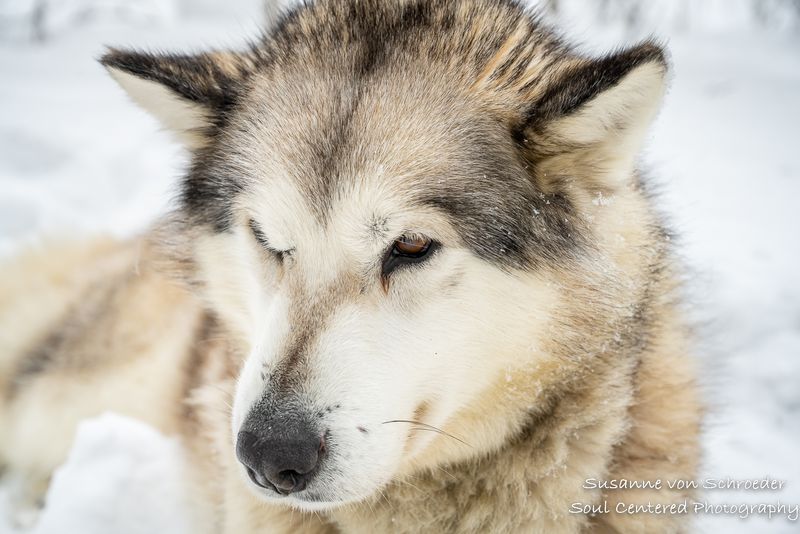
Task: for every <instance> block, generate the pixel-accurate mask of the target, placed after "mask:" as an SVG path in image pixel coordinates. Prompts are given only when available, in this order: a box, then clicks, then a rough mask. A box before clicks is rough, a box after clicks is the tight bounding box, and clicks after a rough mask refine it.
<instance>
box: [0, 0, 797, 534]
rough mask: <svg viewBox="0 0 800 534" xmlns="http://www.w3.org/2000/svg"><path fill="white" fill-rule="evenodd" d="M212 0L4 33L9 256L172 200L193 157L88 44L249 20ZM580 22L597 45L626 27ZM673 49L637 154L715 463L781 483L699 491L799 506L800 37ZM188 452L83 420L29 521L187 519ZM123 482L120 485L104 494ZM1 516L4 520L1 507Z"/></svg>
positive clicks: (89, 529)
mask: <svg viewBox="0 0 800 534" xmlns="http://www.w3.org/2000/svg"><path fill="white" fill-rule="evenodd" d="M202 5H203V6H204V9H199V8H198V9H196V10H195V11H196V13H195V16H194V17H189V18H185V19H180V22H178V21H177V19H175V18H174V17H172V15H170V16H169V17H167V16H163V17H161V18H158V17H156V18H155V19H152V18H147V17H144V18H136V17H134V18H133V22H127V23H125V24H122V23H114V22H112V21H113V20H114V19H113V17H112V18H111V19H110V20H103V21H102V23H101V22H97V21H95V22H91V21H89V22H85V23H83V25H81V26H78V27H77V28H72V29H64V28H61V29H59V28H56V29H55V30H53V35H52V36H51V38H50V39H49V40H48V41H45V42H43V43H39V44H31V43H29V42H23V41H21V40H20V39H19V38H17V37H15V38H13V39H5V40H0V256H2V255H7V254H10V253H12V252H13V251H14V250H17V249H18V247H20V246H21V245H23V244H27V243H34V242H36V241H37V239H39V237H40V236H42V235H48V236H53V235H56V236H58V235H66V234H67V233H69V234H73V233H75V232H78V233H83V234H88V233H97V232H100V231H102V232H110V233H113V234H116V235H128V234H130V233H132V232H135V231H137V230H138V229H141V228H143V227H144V226H145V225H146V224H147V222H148V221H149V220H151V219H152V217H153V216H154V215H155V214H157V213H159V212H161V211H163V210H164V209H165V208H166V206H167V205H168V202H169V198H170V192H171V188H172V186H173V184H174V183H175V180H176V178H177V177H178V176H179V175H180V172H181V169H182V166H183V165H184V164H185V156H184V155H183V154H182V152H181V151H180V149H179V148H178V147H177V146H175V145H174V144H173V143H172V142H171V141H170V139H169V138H168V137H167V135H166V134H164V133H162V132H159V131H158V127H157V125H156V123H155V121H153V120H152V119H150V118H149V117H147V116H146V115H144V114H143V113H142V112H140V111H138V110H137V109H135V108H134V107H133V106H132V105H131V104H130V103H129V102H128V101H127V99H126V97H125V96H124V95H123V94H122V92H121V91H120V90H118V89H117V88H116V86H115V85H114V84H113V82H112V81H111V80H110V79H109V78H108V77H107V76H106V75H105V73H104V72H103V70H102V69H101V68H100V67H99V66H98V65H97V64H96V63H95V62H94V60H93V58H95V57H97V55H98V54H99V53H101V51H102V44H103V43H109V44H111V43H113V44H115V45H134V46H140V47H150V48H171V49H173V48H180V49H187V48H189V49H194V48H198V47H200V46H223V45H235V44H237V43H240V42H241V41H242V40H243V39H244V38H245V37H247V36H252V35H254V34H255V30H254V28H255V25H256V21H257V19H258V17H259V14H258V12H257V10H256V9H255V8H253V7H246V6H244V5H243V3H242V2H236V3H231V4H229V11H227V12H226V13H224V14H222V13H219V12H217V11H215V10H214V9H212V8H211V7H208V6H210V5H211V4H210V2H208V1H204V2H202ZM226 5H228V4H226ZM231 6H232V7H231ZM154 20H155V22H154ZM158 21H161V22H158ZM571 26H572V27H571V28H568V30H570V31H568V33H569V34H570V35H577V37H578V38H581V39H583V40H584V41H585V42H586V43H587V45H586V46H587V47H588V48H591V49H596V50H602V49H607V48H609V47H610V46H611V45H612V44H614V43H618V42H619V38H620V37H621V36H622V34H621V33H620V31H612V30H611V29H604V30H603V31H598V29H597V28H596V27H594V28H591V27H590V26H589V25H588V24H587V23H581V22H579V21H578V22H573V24H571ZM0 30H2V26H0ZM0 37H2V33H0ZM623 37H624V36H623ZM669 47H670V49H671V51H672V62H673V65H674V79H673V82H672V86H671V90H670V92H669V94H668V95H667V101H666V106H665V108H664V111H663V113H662V114H661V116H660V118H659V120H658V122H657V124H656V127H655V128H654V130H653V132H652V142H651V144H650V147H649V149H648V152H647V154H646V156H645V161H646V163H647V164H648V165H649V166H650V167H651V168H653V169H654V170H655V172H654V175H655V178H656V179H657V181H658V183H659V184H660V186H661V187H660V189H661V191H662V199H663V206H664V210H665V212H666V213H667V214H668V216H669V217H670V218H671V220H672V221H673V223H674V226H675V227H676V228H677V230H678V231H679V233H680V234H681V235H682V236H683V237H682V239H681V248H682V250H683V251H684V252H685V256H686V261H687V263H688V264H689V266H690V267H691V269H692V272H693V276H692V277H691V285H690V288H691V291H690V293H691V295H692V299H693V300H694V302H695V304H696V308H697V314H698V317H699V319H701V320H702V321H704V323H705V324H707V327H706V328H705V329H704V336H703V339H704V343H703V344H704V350H703V351H701V354H700V357H701V359H702V365H703V367H704V369H705V370H706V371H707V377H708V378H707V379H706V383H707V392H708V398H709V401H710V403H711V414H710V417H709V421H708V428H707V435H706V439H705V444H706V451H707V453H706V466H705V473H704V476H705V477H709V478H712V477H713V478H728V477H730V478H736V479H740V478H746V477H757V478H762V477H766V476H771V477H774V478H778V479H782V480H786V485H785V487H784V489H783V490H782V491H779V492H769V493H764V492H761V493H746V492H736V491H724V492H722V491H713V492H709V493H708V494H707V498H708V500H710V501H713V502H718V503H743V502H763V503H777V502H781V503H787V504H790V505H800V454H798V452H800V276H798V274H797V273H798V267H797V263H798V260H800V239H799V238H798V236H797V232H798V230H800V214H799V211H800V210H798V208H797V206H798V199H800V150H798V148H799V147H800V36H798V35H793V34H791V33H790V32H784V33H781V34H777V35H770V34H766V33H758V32H753V31H746V30H740V31H738V32H736V33H727V34H716V35H712V34H702V33H699V32H694V33H692V34H690V35H687V34H683V35H681V34H675V35H673V36H672V37H671V38H670V40H669ZM178 455H179V452H178V449H177V446H176V444H175V443H174V442H172V441H170V440H168V439H166V438H164V437H161V436H159V435H157V434H156V433H155V432H153V431H151V430H150V429H148V428H146V427H143V426H142V425H140V424H137V423H135V422H132V421H129V420H125V419H122V418H119V417H113V416H107V417H104V418H101V419H98V420H95V421H92V422H90V423H88V424H87V425H85V426H84V427H82V430H81V432H80V433H79V437H78V440H77V442H76V447H75V450H74V451H73V454H72V456H71V457H70V459H69V461H68V462H67V464H66V465H65V467H64V468H63V469H62V470H60V471H59V473H58V474H57V475H56V478H55V483H54V484H53V487H52V490H51V491H52V493H51V495H50V502H51V505H50V506H49V507H48V508H47V509H46V510H45V513H44V516H43V519H42V522H41V523H40V525H39V527H38V529H37V530H36V533H37V534H45V533H56V532H58V533H67V534H71V533H78V532H81V533H98V534H99V533H100V532H115V533H131V534H132V533H137V534H138V533H140V532H141V533H144V532H171V533H179V532H185V531H187V527H186V525H185V522H184V520H183V519H182V518H181V516H180V514H179V513H176V514H171V513H169V510H172V509H175V510H180V509H181V506H182V496H181V495H180V491H179V490H178V489H177V488H178V487H179V485H178V484H177V482H176V480H177V478H176V477H177V474H176V473H175V472H173V471H171V470H170V468H169V466H171V465H174V463H175V462H170V461H168V460H169V459H175V458H176V457H177V456H178ZM120 480H122V481H125V483H124V484H123V485H124V487H125V488H127V489H126V491H124V492H120V491H117V490H114V491H112V490H111V488H116V487H119V486H117V485H114V484H113V482H114V481H120ZM154 480H158V481H159V483H158V484H154V483H153V481H154ZM155 487H157V489H158V492H157V493H153V488H155ZM2 493H3V490H2V489H0V501H2ZM6 505H7V503H6ZM104 509H106V510H108V509H110V510H114V514H112V515H103V514H100V513H98V510H104ZM112 518H113V519H112ZM126 518H128V519H130V521H129V522H128V521H126ZM719 530H721V531H724V532H732V533H737V532H738V533H743V532H770V533H789V532H798V531H800V521H795V522H790V521H788V520H787V519H785V518H780V517H778V518H773V519H772V520H771V521H767V520H766V519H764V518H761V517H751V518H750V519H747V520H742V519H737V518H735V517H730V516H727V517H722V516H716V515H703V516H700V517H699V524H698V531H700V532H713V531H719ZM0 532H12V530H11V527H10V526H9V525H7V524H6V523H5V522H4V520H3V519H0Z"/></svg>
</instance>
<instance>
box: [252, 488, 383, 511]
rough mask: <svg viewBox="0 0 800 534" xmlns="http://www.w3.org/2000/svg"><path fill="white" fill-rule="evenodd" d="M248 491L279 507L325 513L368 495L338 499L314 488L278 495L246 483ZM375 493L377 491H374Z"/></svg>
mask: <svg viewBox="0 0 800 534" xmlns="http://www.w3.org/2000/svg"><path fill="white" fill-rule="evenodd" d="M247 485H248V487H249V488H250V491H251V492H253V493H255V494H256V495H257V496H258V497H259V498H260V499H262V500H263V501H265V502H267V503H269V504H276V505H280V506H290V507H292V508H295V509H297V510H299V511H302V512H325V511H329V510H333V509H336V508H341V507H342V506H346V505H348V504H355V503H358V502H361V501H364V500H366V499H368V498H369V497H370V495H371V494H370V495H362V496H358V497H352V496H347V497H342V498H338V497H335V496H331V495H330V494H328V492H322V491H317V490H316V489H315V488H310V489H307V490H303V491H301V492H298V493H292V494H290V495H280V494H278V493H276V492H274V491H270V490H267V489H263V488H259V487H258V486H256V485H254V484H252V483H251V482H250V481H247ZM376 491H377V490H376Z"/></svg>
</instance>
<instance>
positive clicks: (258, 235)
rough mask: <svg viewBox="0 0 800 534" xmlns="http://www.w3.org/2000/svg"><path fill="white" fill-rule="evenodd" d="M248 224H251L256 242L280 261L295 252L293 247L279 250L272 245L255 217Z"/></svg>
mask: <svg viewBox="0 0 800 534" xmlns="http://www.w3.org/2000/svg"><path fill="white" fill-rule="evenodd" d="M248 224H249V226H250V231H251V232H252V233H253V237H255V239H256V242H258V244H259V245H260V246H261V248H263V249H264V250H265V251H267V252H269V253H270V254H271V255H272V256H274V257H275V259H277V260H278V261H279V262H281V263H283V261H284V260H286V258H287V257H289V256H291V255H292V253H293V252H294V249H293V248H292V249H288V250H278V249H276V248H274V247H273V246H272V245H270V243H269V240H268V239H267V236H266V234H264V231H263V230H261V227H259V226H258V223H257V222H255V221H254V220H253V219H250V221H249V223H248Z"/></svg>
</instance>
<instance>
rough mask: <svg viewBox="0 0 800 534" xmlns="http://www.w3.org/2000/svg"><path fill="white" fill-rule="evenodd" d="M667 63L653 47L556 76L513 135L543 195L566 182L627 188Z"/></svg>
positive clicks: (627, 51) (586, 62)
mask: <svg viewBox="0 0 800 534" xmlns="http://www.w3.org/2000/svg"><path fill="white" fill-rule="evenodd" d="M666 73H667V62H666V59H665V54H664V51H663V49H662V48H661V47H659V46H658V45H656V44H655V43H653V42H652V41H646V42H644V43H642V44H639V45H637V46H634V47H632V48H629V49H625V50H621V51H618V52H615V53H612V54H610V55H607V56H605V57H602V58H599V59H581V60H579V61H577V62H575V63H573V64H571V65H570V66H569V67H567V68H566V69H564V70H563V71H561V72H559V73H558V74H557V75H555V76H554V79H553V80H551V81H550V82H549V83H548V87H547V89H546V90H544V91H543V93H542V95H541V97H540V98H538V99H537V100H536V102H535V103H534V104H533V105H532V106H531V107H530V109H529V111H528V112H527V114H526V116H525V117H524V118H523V121H522V125H521V127H519V128H518V129H517V131H516V133H515V137H517V141H518V142H519V143H520V144H521V145H522V147H523V151H524V154H525V157H526V158H527V159H529V160H530V161H531V163H533V164H534V166H533V167H534V168H535V172H536V174H537V179H538V180H539V181H540V182H541V185H542V186H543V187H544V188H548V186H550V187H552V186H555V183H556V182H560V181H562V180H563V179H564V178H568V179H570V180H572V181H578V182H581V183H585V184H586V185H589V186H590V187H593V188H596V189H599V190H609V191H613V190H614V189H616V188H618V187H620V186H622V185H624V183H625V182H626V181H628V180H629V179H630V178H631V177H632V175H633V170H634V164H635V158H636V155H637V153H638V152H639V150H640V148H641V145H642V143H643V141H644V138H645V133H646V130H647V128H648V127H649V126H650V124H651V122H652V121H653V119H654V117H655V116H656V114H657V112H658V109H659V107H660V105H661V101H662V98H663V94H664V89H665V78H666Z"/></svg>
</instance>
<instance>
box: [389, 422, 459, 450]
mask: <svg viewBox="0 0 800 534" xmlns="http://www.w3.org/2000/svg"><path fill="white" fill-rule="evenodd" d="M387 423H408V424H411V425H419V426H421V427H425V428H417V429H416V430H429V431H431V432H436V433H438V434H441V435H443V436H447V437H448V438H453V439H454V440H456V441H458V442H459V443H463V444H464V445H466V446H467V447H472V445H470V444H469V443H467V442H466V441H464V440H463V439H461V438H458V437H456V436H454V435H453V434H450V433H448V432H445V431H444V430H442V429H441V428H438V427H435V426H433V425H429V424H428V423H423V422H421V421H411V420H409V419H391V420H389V421H384V422H383V423H381V424H382V425H385V424H387ZM412 430H413V429H412Z"/></svg>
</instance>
